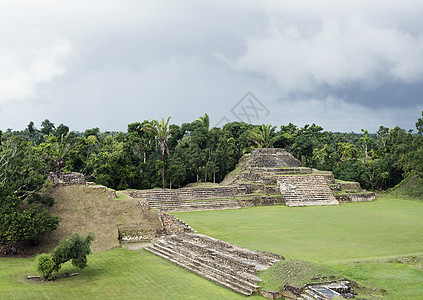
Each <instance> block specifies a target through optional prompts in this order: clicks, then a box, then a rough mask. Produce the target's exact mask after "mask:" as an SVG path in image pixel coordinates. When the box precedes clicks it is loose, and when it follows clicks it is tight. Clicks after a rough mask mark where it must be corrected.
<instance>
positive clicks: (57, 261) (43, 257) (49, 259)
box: [37, 233, 94, 280]
mask: <svg viewBox="0 0 423 300" xmlns="http://www.w3.org/2000/svg"><path fill="white" fill-rule="evenodd" d="M93 240H94V234H93V233H88V234H87V236H86V237H85V238H84V237H82V236H80V235H79V234H77V233H74V234H72V235H71V236H70V237H69V238H63V239H62V240H61V241H60V243H59V245H58V246H57V247H56V248H54V250H53V252H52V254H46V253H43V254H40V255H38V256H37V270H38V272H39V273H40V274H42V275H43V276H44V279H45V280H52V279H53V275H52V273H53V272H57V271H59V270H60V268H61V267H62V264H64V263H66V262H68V261H70V260H71V261H72V265H74V266H75V267H77V268H80V269H83V268H85V267H86V266H87V255H88V254H90V253H91V249H90V246H91V243H92V241H93Z"/></svg>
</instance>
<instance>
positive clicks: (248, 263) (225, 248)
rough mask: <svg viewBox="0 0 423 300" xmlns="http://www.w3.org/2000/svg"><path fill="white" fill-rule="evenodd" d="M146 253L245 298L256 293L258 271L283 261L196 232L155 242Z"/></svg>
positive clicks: (270, 254) (268, 254)
mask: <svg viewBox="0 0 423 300" xmlns="http://www.w3.org/2000/svg"><path fill="white" fill-rule="evenodd" d="M146 250H147V251H149V252H151V253H153V254H156V255H158V256H160V257H162V258H164V259H166V260H168V261H170V262H172V263H174V264H177V265H179V266H181V267H183V268H185V269H187V270H189V271H191V272H193V273H196V274H197V275H200V276H202V277H204V278H206V279H208V280H211V281H213V282H215V283H217V284H220V285H222V286H224V287H226V288H229V289H231V290H233V291H235V292H237V293H240V294H242V295H244V296H250V295H252V294H254V293H256V292H257V291H258V290H259V286H258V283H259V282H260V281H261V279H260V278H258V277H257V272H258V271H261V270H265V269H267V268H268V267H270V266H271V265H273V264H275V263H276V262H278V261H280V260H283V259H284V258H283V257H282V256H279V255H276V254H273V253H267V252H262V251H252V250H249V249H246V248H243V247H240V246H236V245H233V244H230V243H227V242H224V241H221V240H218V239H215V238H212V237H208V236H205V235H202V234H196V233H181V234H178V235H168V236H166V237H164V238H160V239H156V240H154V241H153V243H152V244H151V245H150V246H148V247H147V248H146Z"/></svg>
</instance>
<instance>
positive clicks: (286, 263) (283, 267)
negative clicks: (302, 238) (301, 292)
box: [259, 259, 342, 292]
mask: <svg viewBox="0 0 423 300" xmlns="http://www.w3.org/2000/svg"><path fill="white" fill-rule="evenodd" d="M259 276H260V278H261V279H263V281H262V282H261V287H262V288H263V289H264V290H266V291H272V292H277V291H282V290H283V288H284V286H285V285H287V284H288V285H290V286H293V287H302V286H304V285H305V284H307V283H317V282H322V281H327V280H337V279H342V277H340V276H336V275H334V274H333V272H332V271H330V270H328V269H327V268H325V267H322V266H319V265H316V264H313V263H310V262H307V261H304V260H299V259H289V260H283V261H280V262H279V263H277V264H275V265H273V266H271V267H270V268H269V269H267V270H265V271H262V272H261V273H260V275H259Z"/></svg>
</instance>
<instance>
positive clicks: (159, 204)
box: [148, 198, 241, 212]
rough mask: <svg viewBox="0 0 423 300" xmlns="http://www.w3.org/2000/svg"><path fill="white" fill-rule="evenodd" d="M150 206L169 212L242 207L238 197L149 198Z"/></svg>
mask: <svg viewBox="0 0 423 300" xmlns="http://www.w3.org/2000/svg"><path fill="white" fill-rule="evenodd" d="M148 204H149V205H150V207H154V208H157V209H160V210H162V211H167V212H183V211H203V210H222V209H240V208H241V205H239V202H238V201H237V200H236V199H210V200H186V199H180V198H179V199H174V198H173V199H158V198H149V199H148Z"/></svg>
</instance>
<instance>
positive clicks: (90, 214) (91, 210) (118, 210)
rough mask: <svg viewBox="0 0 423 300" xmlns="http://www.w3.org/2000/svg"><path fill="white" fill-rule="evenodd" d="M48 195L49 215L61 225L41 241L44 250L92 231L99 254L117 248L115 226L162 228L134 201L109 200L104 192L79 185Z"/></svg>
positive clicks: (94, 248) (154, 218) (151, 213)
mask: <svg viewBox="0 0 423 300" xmlns="http://www.w3.org/2000/svg"><path fill="white" fill-rule="evenodd" d="M51 196H52V197H53V198H54V200H55V204H54V206H53V207H52V209H51V213H52V214H53V215H57V216H59V217H60V223H59V228H58V229H57V230H55V231H53V232H52V234H51V235H49V236H46V237H45V238H44V240H43V241H42V243H41V244H43V245H44V248H45V249H43V250H45V251H46V250H47V251H48V250H50V249H51V248H53V247H55V245H57V243H58V242H59V240H60V239H61V238H62V237H66V236H69V235H70V234H72V233H75V232H78V233H81V234H86V233H88V232H93V233H94V234H95V240H94V242H93V245H92V250H93V251H102V250H109V249H112V248H114V247H119V241H118V226H124V225H135V226H139V227H140V228H143V229H154V228H160V227H161V223H160V220H159V219H158V217H157V212H156V211H149V212H142V211H141V209H139V206H138V201H137V200H134V199H123V198H122V199H109V198H107V196H106V194H105V193H103V192H101V191H97V190H94V189H92V188H90V187H87V186H82V185H76V186H66V187H58V188H55V189H54V190H53V191H52V192H51Z"/></svg>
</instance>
